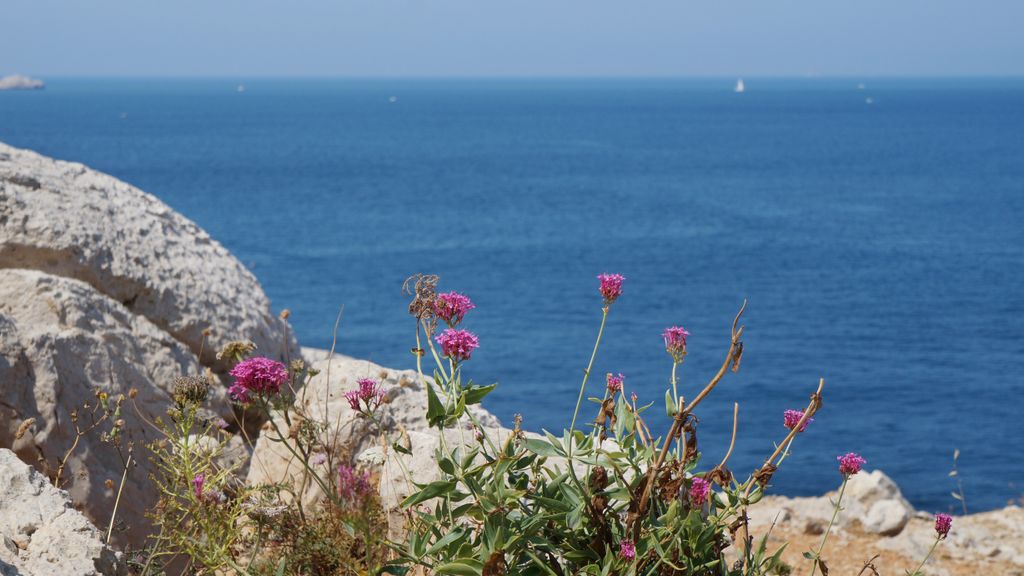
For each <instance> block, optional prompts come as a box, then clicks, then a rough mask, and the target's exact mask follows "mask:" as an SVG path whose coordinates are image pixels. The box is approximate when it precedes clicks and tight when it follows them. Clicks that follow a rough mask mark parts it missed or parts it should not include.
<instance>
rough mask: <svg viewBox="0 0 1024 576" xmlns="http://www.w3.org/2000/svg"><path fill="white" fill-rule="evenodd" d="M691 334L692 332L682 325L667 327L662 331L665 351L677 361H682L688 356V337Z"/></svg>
mask: <svg viewBox="0 0 1024 576" xmlns="http://www.w3.org/2000/svg"><path fill="white" fill-rule="evenodd" d="M689 335H690V333H689V332H687V331H686V328H683V327H682V326H672V327H670V328H665V331H664V332H662V333H661V337H662V338H663V339H664V340H665V351H666V352H668V353H669V354H670V355H671V356H672V360H674V361H676V362H677V363H678V362H682V361H683V358H684V357H685V356H686V337H687V336H689Z"/></svg>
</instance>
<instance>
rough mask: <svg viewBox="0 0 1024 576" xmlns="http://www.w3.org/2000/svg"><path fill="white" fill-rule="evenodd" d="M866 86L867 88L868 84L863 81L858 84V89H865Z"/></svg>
mask: <svg viewBox="0 0 1024 576" xmlns="http://www.w3.org/2000/svg"><path fill="white" fill-rule="evenodd" d="M865 88H867V86H865V85H864V83H863V82H861V83H860V84H857V90H863V89H865Z"/></svg>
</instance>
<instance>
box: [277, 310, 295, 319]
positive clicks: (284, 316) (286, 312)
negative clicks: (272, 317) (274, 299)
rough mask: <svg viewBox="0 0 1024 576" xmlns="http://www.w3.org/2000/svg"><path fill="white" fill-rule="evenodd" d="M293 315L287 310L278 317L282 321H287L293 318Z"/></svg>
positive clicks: (282, 311)
mask: <svg viewBox="0 0 1024 576" xmlns="http://www.w3.org/2000/svg"><path fill="white" fill-rule="evenodd" d="M291 315H292V311H291V310H289V309H287V308H285V309H284V310H281V313H280V314H278V315H277V317H278V318H280V319H281V320H287V319H288V318H289V317H291Z"/></svg>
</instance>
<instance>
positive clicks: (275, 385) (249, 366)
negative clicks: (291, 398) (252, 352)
mask: <svg viewBox="0 0 1024 576" xmlns="http://www.w3.org/2000/svg"><path fill="white" fill-rule="evenodd" d="M231 375H232V376H234V377H235V383H234V384H232V386H231V388H229V389H228V393H229V394H230V395H231V398H232V399H234V400H235V401H236V402H241V403H243V404H245V403H248V402H249V399H250V398H249V395H250V394H257V395H266V396H272V395H274V394H277V393H278V392H280V391H281V386H283V385H284V383H285V382H287V381H288V370H287V369H286V368H285V367H284V364H281V363H280V362H277V361H275V360H271V359H270V358H263V357H256V358H249V359H248V360H242V361H241V362H239V363H238V364H236V365H235V367H234V368H232V369H231Z"/></svg>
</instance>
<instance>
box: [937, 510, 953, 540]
mask: <svg viewBox="0 0 1024 576" xmlns="http://www.w3.org/2000/svg"><path fill="white" fill-rule="evenodd" d="M952 527H953V517H952V516H950V515H949V514H942V513H941V512H940V513H939V514H936V515H935V532H936V533H938V535H939V539H940V540H941V539H943V538H945V537H946V534H949V529H950V528H952Z"/></svg>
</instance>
